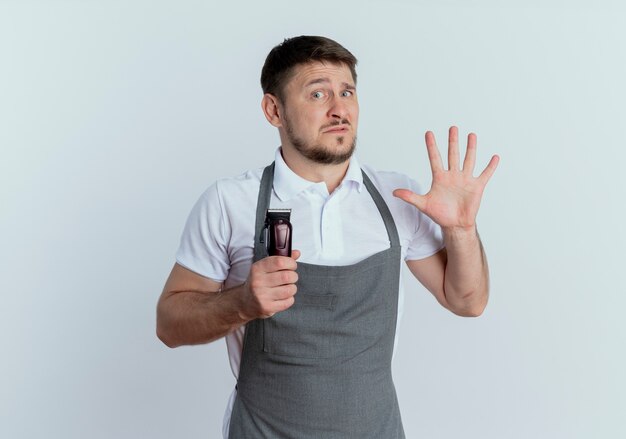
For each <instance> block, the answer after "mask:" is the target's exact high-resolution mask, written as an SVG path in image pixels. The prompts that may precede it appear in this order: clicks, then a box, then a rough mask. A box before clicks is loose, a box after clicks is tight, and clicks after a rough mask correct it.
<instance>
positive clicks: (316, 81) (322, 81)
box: [305, 78, 356, 90]
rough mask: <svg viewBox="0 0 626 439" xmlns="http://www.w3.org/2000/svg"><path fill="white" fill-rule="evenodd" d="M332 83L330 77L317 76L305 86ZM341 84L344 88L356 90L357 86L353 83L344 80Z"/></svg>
mask: <svg viewBox="0 0 626 439" xmlns="http://www.w3.org/2000/svg"><path fill="white" fill-rule="evenodd" d="M327 83H330V79H328V78H316V79H313V80H311V81H309V82H307V83H306V84H305V87H310V86H311V85H315V84H327ZM341 85H343V87H344V88H346V89H348V90H356V87H355V86H354V85H352V84H348V83H347V82H342V83H341Z"/></svg>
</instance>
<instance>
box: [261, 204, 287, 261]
mask: <svg viewBox="0 0 626 439" xmlns="http://www.w3.org/2000/svg"><path fill="white" fill-rule="evenodd" d="M290 217H291V209H267V213H266V215H265V229H264V230H265V243H266V246H267V253H268V255H269V256H291V235H292V231H293V229H292V227H291V223H290V222H289V218H290Z"/></svg>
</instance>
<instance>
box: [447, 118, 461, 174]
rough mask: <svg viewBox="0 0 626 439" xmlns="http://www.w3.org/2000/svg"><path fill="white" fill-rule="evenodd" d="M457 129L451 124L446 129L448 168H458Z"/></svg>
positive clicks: (455, 169) (456, 169)
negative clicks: (447, 129) (448, 128)
mask: <svg viewBox="0 0 626 439" xmlns="http://www.w3.org/2000/svg"><path fill="white" fill-rule="evenodd" d="M459 163H460V161H459V129H458V128H457V127H455V126H451V127H450V130H449V131H448V169H449V170H451V171H458V170H459Z"/></svg>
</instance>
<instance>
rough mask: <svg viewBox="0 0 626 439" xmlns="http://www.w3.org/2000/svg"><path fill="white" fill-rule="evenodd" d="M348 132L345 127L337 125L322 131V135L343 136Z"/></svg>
mask: <svg viewBox="0 0 626 439" xmlns="http://www.w3.org/2000/svg"><path fill="white" fill-rule="evenodd" d="M348 131H350V129H349V128H348V126H347V125H337V126H334V127H332V128H329V129H327V130H324V131H322V133H323V134H345V133H347V132H348Z"/></svg>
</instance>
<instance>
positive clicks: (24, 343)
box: [0, 0, 626, 439]
mask: <svg viewBox="0 0 626 439" xmlns="http://www.w3.org/2000/svg"><path fill="white" fill-rule="evenodd" d="M518 3H519V4H520V5H521V4H522V3H523V5H524V6H510V5H509V6H505V4H504V2H496V1H493V2H487V1H465V2H461V1H459V2H456V3H455V2H451V1H444V2H434V1H433V2H430V3H421V2H409V1H405V2H400V1H395V2H394V1H387V2H384V3H383V2H380V3H377V2H367V1H361V2H357V1H344V2H327V1H315V2H306V3H305V2H302V3H298V2H293V1H291V2H288V1H285V2H279V1H264V2H254V3H252V2H250V3H249V4H244V3H241V2H230V3H228V2H224V1H220V2H217V1H216V2H209V1H178V2H176V1H163V0H161V1H147V0H146V1H106V2H105V1H101V2H96V1H41V2H35V1H23V0H22V1H7V0H0V148H1V149H0V151H1V153H0V270H1V273H0V294H1V297H2V301H1V303H0V346H1V349H2V350H1V357H0V437H2V438H63V439H68V438H93V439H97V438H139V437H142V438H173V437H176V438H217V437H219V432H220V429H221V420H222V415H223V410H224V407H225V405H226V400H227V396H228V394H229V393H230V391H231V389H232V387H233V386H234V379H233V377H232V375H231V372H230V370H229V366H228V362H227V357H226V349H225V344H224V343H223V341H219V342H216V343H213V344H211V345H206V346H195V347H182V348H178V349H175V350H170V349H168V348H166V347H165V346H164V345H162V344H161V343H160V342H159V341H158V339H157V338H156V336H155V306H156V301H157V298H158V296H159V294H160V292H161V289H162V287H163V284H164V282H165V279H166V277H167V275H168V274H169V271H170V269H171V266H172V264H173V263H174V253H175V251H176V248H177V245H178V239H179V236H180V233H181V231H182V228H183V225H184V222H185V219H186V217H187V214H188V213H189V210H190V209H191V207H192V205H193V203H194V202H195V201H196V199H197V198H198V196H199V195H200V193H201V192H202V191H203V190H204V189H205V188H206V187H207V186H208V185H209V184H210V183H211V182H213V181H214V180H215V179H217V178H220V177H225V176H232V175H235V174H238V173H240V172H242V171H243V170H246V169H248V168H253V167H259V166H263V165H265V164H267V163H268V162H269V161H271V159H272V157H273V152H274V150H275V148H276V146H278V136H277V133H276V131H275V129H273V128H272V127H271V126H270V125H269V124H267V122H266V121H265V119H264V118H263V116H262V113H261V110H260V99H261V96H262V93H261V89H260V86H259V76H260V70H261V66H262V64H263V61H264V58H265V56H266V54H267V53H268V51H269V50H270V49H271V48H272V47H273V46H274V45H276V44H278V43H279V42H281V41H282V39H283V38H285V37H289V36H295V35H301V34H313V35H316V34H318V35H325V36H328V37H331V38H333V39H336V40H337V41H339V42H340V43H342V44H343V45H345V46H346V47H347V48H348V49H350V50H351V51H352V52H353V53H354V54H355V55H356V56H357V58H358V59H359V65H358V73H359V96H360V98H359V99H360V104H361V118H360V127H359V128H360V130H359V146H358V149H357V151H358V155H359V158H360V160H361V161H362V162H365V163H370V164H372V165H374V166H375V167H377V168H378V169H392V170H398V171H402V172H405V173H408V174H410V175H412V176H413V177H414V178H416V179H417V180H418V181H419V182H420V183H422V184H423V185H424V186H426V187H428V184H429V182H430V174H429V167H428V160H427V156H426V150H425V147H424V140H423V135H424V132H425V131H426V130H429V129H430V130H433V131H434V132H435V134H436V136H437V138H438V140H439V145H440V147H443V146H445V145H446V137H445V136H446V134H447V128H448V127H449V126H450V125H452V124H456V125H458V126H459V128H460V131H461V134H462V135H463V136H465V135H467V133H468V132H469V131H470V130H471V131H474V132H476V133H478V146H479V161H478V163H479V165H480V166H481V167H482V166H484V165H486V163H487V161H488V159H489V157H490V156H491V155H492V154H495V153H497V154H500V155H501V158H502V160H501V163H500V167H499V168H498V170H497V172H496V174H495V175H494V177H493V178H492V180H491V182H490V184H489V186H488V187H487V190H486V192H485V196H484V198H483V204H482V209H481V212H480V214H479V229H480V232H481V236H482V238H483V241H484V244H485V247H486V249H487V252H488V256H489V261H490V264H491V272H492V290H491V300H490V304H489V306H488V308H487V310H486V312H485V313H484V315H483V316H482V317H480V318H478V319H463V318H460V317H456V316H454V315H452V314H450V313H449V312H447V311H445V310H444V309H443V308H441V307H440V306H439V305H438V304H437V303H436V301H435V300H434V299H433V298H432V296H430V294H428V293H427V292H426V291H425V290H424V289H423V288H422V287H421V286H420V285H419V284H418V283H417V282H416V281H414V280H413V279H408V278H407V298H406V313H405V318H404V320H403V322H402V325H401V327H400V331H401V334H400V336H401V338H400V345H399V350H398V352H397V353H396V358H395V363H394V377H395V381H396V385H397V388H398V393H399V398H400V405H401V408H402V415H403V419H404V424H405V430H406V433H407V437H408V438H458V437H463V438H494V439H496V438H497V439H499V438H551V439H552V438H568V439H571V438H592V437H593V438H618V437H626V424H625V423H624V422H623V421H620V419H619V418H620V416H623V414H624V413H625V412H626V400H625V398H626V397H625V392H626V385H625V381H626V380H625V378H624V370H626V360H625V355H624V350H625V348H626V337H625V335H626V325H625V324H624V322H623V318H622V314H623V310H624V308H625V306H626V301H625V300H624V294H625V293H626V288H625V286H626V285H625V282H624V275H623V272H624V268H623V266H624V261H625V258H624V250H625V247H626V237H625V232H624V229H625V228H624V225H623V223H624V216H625V213H626V212H625V209H624V200H625V199H626V183H625V181H624V177H623V176H622V175H621V171H622V169H623V168H624V161H625V158H626V154H625V153H624V148H625V147H626V142H625V140H624V122H625V116H626V111H625V109H624V105H625V102H626V85H625V84H626V81H625V80H624V78H626V59H625V58H626V55H625V53H626V50H625V46H626V44H625V43H626V28H625V27H624V25H623V23H624V16H625V14H626V8H624V7H622V6H618V3H602V2H599V5H598V2H596V6H594V7H593V8H592V7H589V6H584V5H582V4H576V3H575V2H565V1H559V2H539V1H531V2H518ZM588 3H589V4H591V2H588Z"/></svg>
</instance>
